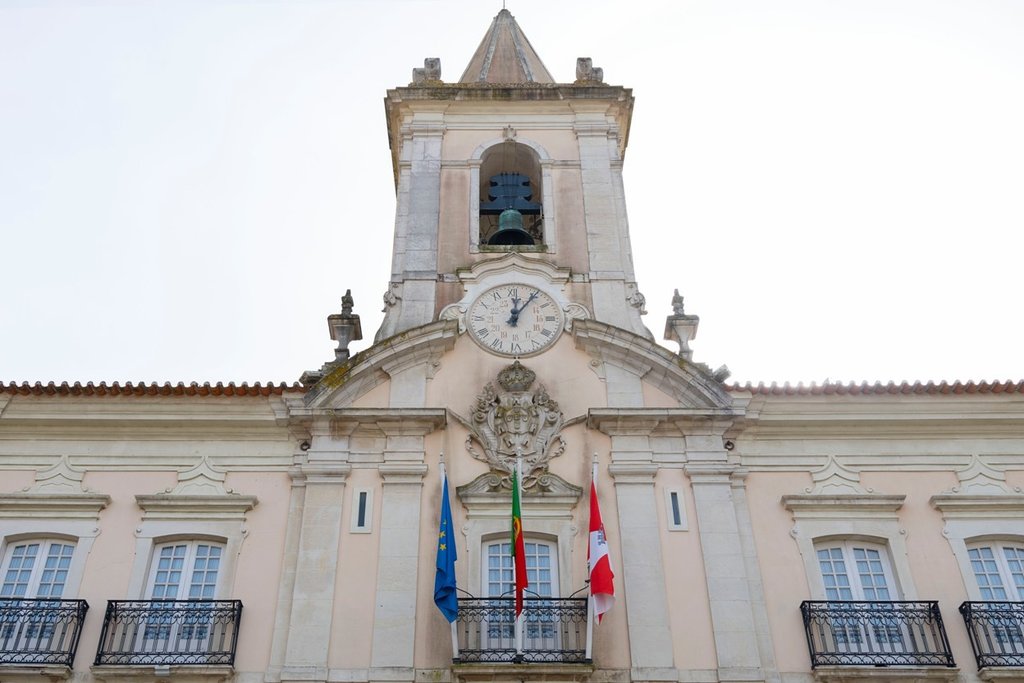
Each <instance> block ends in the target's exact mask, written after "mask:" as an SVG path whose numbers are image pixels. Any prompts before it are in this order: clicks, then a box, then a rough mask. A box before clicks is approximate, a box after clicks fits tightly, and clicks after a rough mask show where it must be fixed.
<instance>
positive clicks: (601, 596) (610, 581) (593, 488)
mask: <svg viewBox="0 0 1024 683" xmlns="http://www.w3.org/2000/svg"><path fill="white" fill-rule="evenodd" d="M587 565H588V567H589V569H590V597H591V598H593V600H594V616H596V617H597V623H601V616H602V615H603V614H604V613H605V612H607V611H608V610H610V609H611V608H612V605H613V604H614V603H615V581H614V580H615V574H614V573H613V572H612V563H611V559H610V558H609V557H608V541H607V540H606V539H605V536H604V524H603V523H602V522H601V507H600V505H598V502H597V465H596V464H595V465H594V469H593V472H592V473H591V478H590V547H589V548H588V549H587Z"/></svg>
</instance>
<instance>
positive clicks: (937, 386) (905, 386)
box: [726, 380, 1024, 396]
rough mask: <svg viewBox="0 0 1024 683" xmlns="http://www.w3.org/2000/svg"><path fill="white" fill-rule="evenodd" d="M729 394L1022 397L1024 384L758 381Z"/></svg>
mask: <svg viewBox="0 0 1024 683" xmlns="http://www.w3.org/2000/svg"><path fill="white" fill-rule="evenodd" d="M726 389H727V390H728V391H735V392H739V391H743V392H750V393H752V394H759V395H762V396H831V395H839V396H860V395H870V396H878V395H883V394H904V395H906V394H914V395H933V396H934V395H962V394H1024V381H1018V382H1014V381H1013V380H1006V381H1005V382H998V381H996V382H984V381H982V382H974V381H969V382H961V381H959V380H957V381H954V382H946V381H942V382H938V383H936V382H930V381H929V382H913V383H910V382H888V383H886V384H883V383H881V382H875V383H873V384H872V383H869V382H861V383H860V384H857V383H855V382H850V383H847V384H844V383H841V382H823V383H821V384H818V383H816V382H812V383H811V384H806V385H805V384H803V383H800V384H796V385H791V384H790V383H789V382H786V383H784V384H778V383H776V382H772V383H771V384H765V383H764V382H759V383H758V384H756V385H755V384H752V383H750V382H747V383H746V384H730V385H728V386H727V387H726Z"/></svg>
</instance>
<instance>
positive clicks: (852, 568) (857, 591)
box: [814, 538, 900, 602]
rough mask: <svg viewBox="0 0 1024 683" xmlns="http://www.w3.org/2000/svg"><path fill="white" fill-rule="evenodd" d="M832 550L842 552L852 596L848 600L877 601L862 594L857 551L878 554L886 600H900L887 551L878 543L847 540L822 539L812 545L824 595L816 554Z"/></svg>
mask: <svg viewBox="0 0 1024 683" xmlns="http://www.w3.org/2000/svg"><path fill="white" fill-rule="evenodd" d="M834 548H838V549H840V550H841V552H842V557H843V566H844V569H845V571H846V577H847V579H848V580H849V581H850V592H851V594H852V596H853V597H851V598H850V599H851V600H853V601H856V602H873V601H876V600H877V599H876V598H868V597H866V596H865V594H864V586H863V584H862V577H861V574H860V572H859V571H858V570H857V558H856V551H857V550H868V551H872V550H873V551H875V552H877V553H878V557H879V560H880V562H881V565H882V576H883V577H885V588H886V590H887V591H888V593H889V598H888V600H891V601H897V600H900V590H899V584H898V582H897V581H896V578H895V576H894V575H893V571H892V562H891V561H890V558H889V549H888V548H887V547H886V546H885V545H883V544H880V543H873V542H865V541H861V540H854V539H848V538H838V539H824V540H821V541H819V542H817V543H815V544H814V551H815V556H816V557H817V558H818V576H819V577H820V578H821V580H822V588H823V590H824V591H825V593H826V594H827V588H825V585H824V574H822V571H821V558H820V556H819V555H818V553H820V552H821V551H825V550H832V549H834ZM824 599H826V600H831V599H833V598H828V597H826V598H824Z"/></svg>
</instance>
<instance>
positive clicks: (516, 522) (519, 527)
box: [512, 463, 530, 619]
mask: <svg viewBox="0 0 1024 683" xmlns="http://www.w3.org/2000/svg"><path fill="white" fill-rule="evenodd" d="M520 483H521V482H520V478H519V463H516V469H515V471H513V472H512V566H513V567H515V577H516V619H518V618H519V615H520V614H521V613H522V611H523V591H524V590H525V589H526V587H527V586H529V585H530V582H529V581H528V580H527V578H526V548H525V547H524V546H523V515H522V513H521V512H520V510H519V485H520Z"/></svg>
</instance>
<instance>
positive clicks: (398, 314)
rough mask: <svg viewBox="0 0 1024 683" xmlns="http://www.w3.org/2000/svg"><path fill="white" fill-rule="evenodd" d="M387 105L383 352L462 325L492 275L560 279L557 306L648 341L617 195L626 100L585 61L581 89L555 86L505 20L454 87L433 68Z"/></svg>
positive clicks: (580, 65) (579, 70) (624, 92)
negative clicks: (391, 236) (457, 318)
mask: <svg viewBox="0 0 1024 683" xmlns="http://www.w3.org/2000/svg"><path fill="white" fill-rule="evenodd" d="M384 104H385V111H386V113H387V120H388V135H389V138H390V142H391V154H392V163H393V168H394V174H395V186H396V191H397V200H398V202H397V203H398V206H397V212H396V216H395V241H394V253H393V259H392V270H391V282H390V284H389V286H388V290H387V292H386V293H385V295H384V300H385V313H386V315H385V319H384V323H383V324H382V325H381V328H380V330H379V331H378V332H377V336H376V339H377V340H378V341H379V340H381V339H385V338H387V337H391V336H393V335H395V334H399V333H401V332H404V331H407V330H410V329H413V328H415V327H419V326H422V325H426V324H428V323H431V322H434V321H436V320H438V318H439V316H441V315H442V314H446V315H452V313H451V311H452V307H453V306H455V307H456V308H457V310H460V311H463V312H464V311H465V310H466V309H467V306H468V303H469V302H470V298H471V297H472V296H475V294H477V293H478V291H480V289H481V288H482V287H484V286H485V285H486V284H487V283H483V282H479V283H478V282H476V280H474V278H477V277H482V276H479V275H478V273H479V272H480V269H481V268H484V267H485V266H487V264H488V263H492V262H498V261H500V262H501V263H504V264H507V265H506V266H502V267H495V268H497V270H495V268H490V267H489V266H487V268H490V270H488V272H489V273H491V274H490V275H488V276H487V277H488V278H491V283H492V284H493V282H494V278H499V279H500V278H501V277H505V278H506V279H507V280H509V281H515V278H513V277H512V275H509V274H508V273H509V272H511V271H513V270H516V269H518V270H519V271H520V272H521V271H522V270H523V269H524V268H525V269H531V268H535V266H536V268H538V269H540V270H543V271H544V272H547V273H554V272H558V273H563V274H564V275H559V276H558V278H556V279H558V280H559V281H558V282H557V283H556V282H554V281H551V282H548V285H549V286H550V288H552V289H557V290H558V292H557V296H556V297H555V298H554V299H552V302H553V303H552V305H554V302H555V301H556V300H557V302H558V303H559V304H560V305H561V306H563V310H564V311H568V310H570V308H571V309H572V311H574V313H573V315H574V316H577V317H579V316H583V317H593V318H596V319H597V320H600V321H602V322H605V323H609V324H611V325H615V326H617V327H621V328H624V329H627V330H630V331H632V332H634V333H636V334H641V335H644V336H646V337H648V338H653V337H652V336H651V334H650V332H649V331H648V330H647V328H646V327H645V326H644V324H643V322H642V321H641V318H640V316H641V315H642V314H644V313H645V312H646V311H644V297H643V295H642V294H640V292H639V291H638V290H637V286H636V282H635V277H634V274H633V262H632V261H633V259H632V249H631V246H630V242H629V227H628V221H627V218H626V206H625V200H624V192H623V186H622V162H623V157H624V155H625V151H626V142H627V140H628V137H629V125H630V120H631V117H632V112H633V95H632V91H631V90H629V89H628V88H623V87H621V86H613V85H608V84H606V83H605V82H604V75H603V73H602V70H601V69H599V68H595V67H593V65H592V62H591V60H590V59H589V58H581V59H579V60H577V64H576V79H575V81H574V82H572V83H558V82H556V81H555V79H554V78H553V77H552V75H551V72H549V71H548V69H547V67H546V66H545V65H544V62H543V61H541V59H540V56H539V55H538V54H537V51H536V50H535V49H534V48H533V45H532V44H531V43H530V41H529V40H528V39H527V37H526V34H525V33H524V32H523V30H522V29H521V28H520V26H519V24H518V22H516V20H515V17H513V16H512V13H511V12H509V11H508V10H507V9H502V10H501V11H500V12H498V15H497V16H496V17H495V18H494V20H493V21H492V22H491V25H490V26H489V27H488V29H487V32H486V33H485V34H484V37H483V40H481V41H480V44H479V46H478V47H477V49H476V51H475V52H474V53H473V56H472V58H471V59H470V60H469V64H468V65H467V66H466V69H465V71H464V72H463V74H462V76H461V77H460V79H459V81H458V82H456V83H446V82H444V81H443V80H442V75H441V64H440V60H438V59H435V58H432V59H427V60H425V61H424V66H423V68H417V69H414V70H413V80H412V82H411V83H410V84H409V85H408V86H406V87H399V88H394V89H392V90H389V91H388V94H387V97H386V98H385V101H384ZM513 256H515V257H516V258H512V257H513ZM524 264H525V265H524ZM540 270H538V271H537V272H540ZM497 271H503V272H504V273H505V275H500V276H499V275H498V274H496V273H497ZM538 277H539V276H538ZM520 280H522V278H520ZM543 284H544V283H543V282H541V281H538V282H537V283H535V284H534V286H540V285H543ZM545 291H547V290H545Z"/></svg>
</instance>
